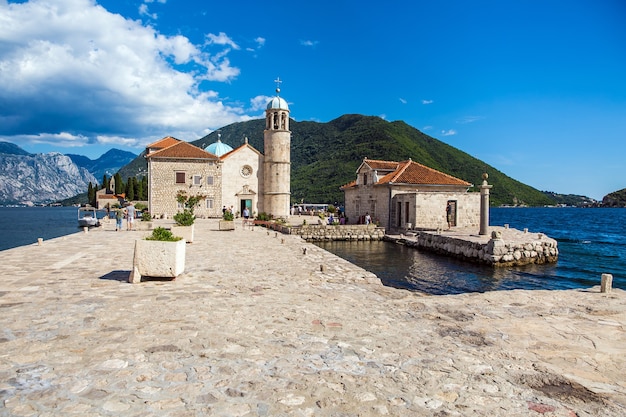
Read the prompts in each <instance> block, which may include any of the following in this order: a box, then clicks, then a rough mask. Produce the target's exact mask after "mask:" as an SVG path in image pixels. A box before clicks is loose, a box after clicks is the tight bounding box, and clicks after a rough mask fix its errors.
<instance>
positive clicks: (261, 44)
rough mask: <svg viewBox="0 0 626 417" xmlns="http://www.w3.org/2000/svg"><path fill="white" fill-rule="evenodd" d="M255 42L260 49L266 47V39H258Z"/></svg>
mask: <svg viewBox="0 0 626 417" xmlns="http://www.w3.org/2000/svg"><path fill="white" fill-rule="evenodd" d="M254 41H255V42H256V43H257V45H258V46H259V48H260V47H262V46H264V45H265V38H261V37H258V38H256V39H255V40H254Z"/></svg>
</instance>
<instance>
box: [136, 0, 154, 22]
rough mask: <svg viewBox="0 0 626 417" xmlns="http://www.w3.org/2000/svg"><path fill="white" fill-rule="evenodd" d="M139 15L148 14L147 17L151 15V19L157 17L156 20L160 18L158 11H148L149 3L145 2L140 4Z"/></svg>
mask: <svg viewBox="0 0 626 417" xmlns="http://www.w3.org/2000/svg"><path fill="white" fill-rule="evenodd" d="M139 15H140V16H147V17H149V18H151V19H155V20H156V19H157V18H158V16H157V14H156V13H152V14H150V12H149V11H148V5H147V4H145V3H144V4H141V5H139Z"/></svg>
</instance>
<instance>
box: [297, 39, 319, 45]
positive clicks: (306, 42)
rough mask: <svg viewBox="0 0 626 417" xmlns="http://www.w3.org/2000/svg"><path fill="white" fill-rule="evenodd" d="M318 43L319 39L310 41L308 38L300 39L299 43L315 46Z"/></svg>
mask: <svg viewBox="0 0 626 417" xmlns="http://www.w3.org/2000/svg"><path fill="white" fill-rule="evenodd" d="M318 43H319V41H310V40H306V41H300V45H304V46H316V45H317V44H318Z"/></svg>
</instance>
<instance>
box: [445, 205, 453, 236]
mask: <svg viewBox="0 0 626 417" xmlns="http://www.w3.org/2000/svg"><path fill="white" fill-rule="evenodd" d="M446 220H447V221H448V230H450V229H451V228H452V203H451V202H449V201H448V205H447V206H446Z"/></svg>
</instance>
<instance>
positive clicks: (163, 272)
mask: <svg viewBox="0 0 626 417" xmlns="http://www.w3.org/2000/svg"><path fill="white" fill-rule="evenodd" d="M185 245H186V244H185V240H184V239H182V240H179V241H177V242H161V241H158V240H145V239H137V240H135V255H134V257H133V270H132V271H131V273H130V275H129V277H128V282H130V283H133V284H135V283H138V282H141V278H142V277H144V276H146V277H159V278H172V279H174V278H176V277H177V276H178V275H180V274H182V273H183V272H184V271H185Z"/></svg>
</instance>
